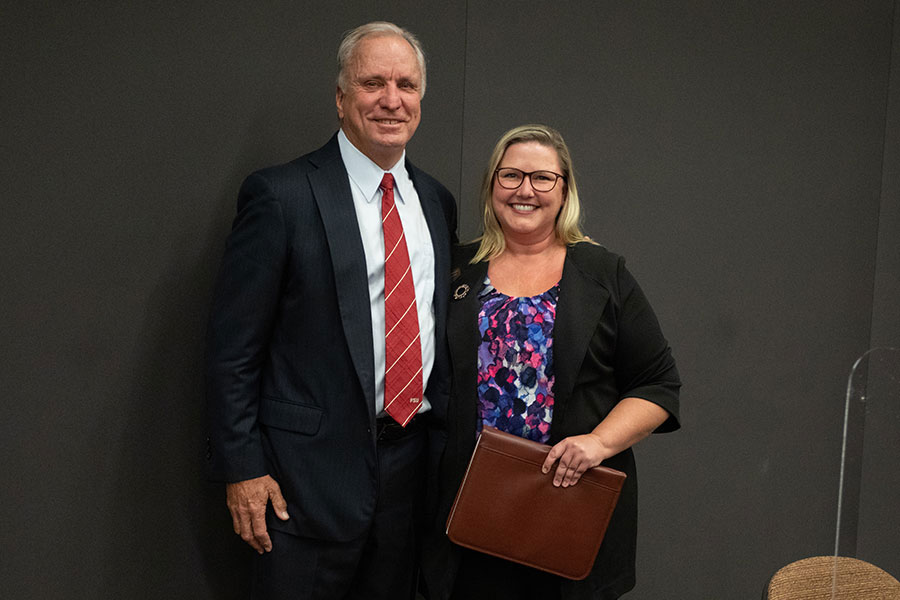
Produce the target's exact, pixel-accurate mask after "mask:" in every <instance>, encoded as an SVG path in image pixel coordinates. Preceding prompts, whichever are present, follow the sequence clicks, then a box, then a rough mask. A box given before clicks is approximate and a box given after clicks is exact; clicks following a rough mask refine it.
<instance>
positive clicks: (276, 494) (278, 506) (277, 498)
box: [269, 480, 291, 521]
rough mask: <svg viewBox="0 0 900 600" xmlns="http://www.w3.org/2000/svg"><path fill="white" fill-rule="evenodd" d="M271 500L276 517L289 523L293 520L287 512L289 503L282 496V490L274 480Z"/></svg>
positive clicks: (270, 490)
mask: <svg viewBox="0 0 900 600" xmlns="http://www.w3.org/2000/svg"><path fill="white" fill-rule="evenodd" d="M269 499H271V500H272V508H273V509H274V510H275V516H277V517H278V518H279V519H281V520H282V521H287V520H288V519H290V518H291V517H290V515H289V514H288V511H287V502H285V500H284V496H282V495H281V488H280V487H279V486H278V484H277V483H275V481H274V480H272V487H271V489H269Z"/></svg>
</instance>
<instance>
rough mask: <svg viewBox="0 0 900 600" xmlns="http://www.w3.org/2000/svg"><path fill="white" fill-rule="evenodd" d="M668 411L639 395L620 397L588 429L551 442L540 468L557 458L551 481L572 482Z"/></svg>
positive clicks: (658, 422)
mask: <svg viewBox="0 0 900 600" xmlns="http://www.w3.org/2000/svg"><path fill="white" fill-rule="evenodd" d="M668 415H669V413H668V412H667V411H666V409H664V408H662V407H660V406H658V405H656V404H653V403H652V402H650V401H648V400H644V399H643V398H635V397H629V398H623V399H622V400H621V401H620V402H619V403H618V404H616V406H615V407H613V409H612V410H611V411H610V413H609V414H608V415H606V418H605V419H603V420H602V421H601V422H600V424H599V425H597V426H596V427H595V428H594V430H593V431H592V432H590V433H587V434H584V435H573V436H572V437H567V438H566V439H564V440H563V441H561V442H560V443H558V444H556V445H555V446H553V448H551V449H550V454H548V455H547V459H546V460H545V461H544V465H543V467H541V470H542V471H543V472H544V473H549V472H550V469H552V468H553V463H555V462H556V461H557V460H559V465H558V466H557V467H556V474H555V475H554V476H553V485H555V486H556V487H559V486H560V485H561V486H562V487H569V486H570V485H575V484H576V483H578V480H579V479H581V475H582V474H583V473H584V472H585V471H587V470H588V469H590V468H591V467H596V466H597V465H599V464H600V463H601V462H603V461H604V460H606V459H607V458H609V457H610V456H615V455H616V454H618V453H619V452H622V451H623V450H625V449H626V448H630V447H632V446H633V445H634V444H636V443H638V442H639V441H641V440H642V439H644V438H645V437H647V436H648V435H650V433H651V432H652V431H653V430H654V429H656V428H657V427H659V426H660V425H662V424H663V423H664V422H665V420H666V419H667V418H668Z"/></svg>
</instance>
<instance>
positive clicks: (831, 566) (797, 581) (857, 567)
mask: <svg viewBox="0 0 900 600" xmlns="http://www.w3.org/2000/svg"><path fill="white" fill-rule="evenodd" d="M835 573H836V574H837V585H836V586H833V585H832V577H833V575H834V574H835ZM832 589H834V590H835V594H834V600H900V582H898V581H897V580H896V579H894V578H893V577H891V576H890V575H888V574H887V573H885V572H884V571H882V570H881V569H879V568H878V567H876V566H875V565H872V564H870V563H867V562H865V561H862V560H857V559H855V558H848V557H844V556H839V557H838V558H837V566H835V558H834V557H833V556H815V557H813V558H804V559H803V560H798V561H796V562H792V563H791V564H789V565H787V566H785V567H782V568H781V569H779V570H778V572H776V573H775V575H773V576H772V579H770V580H769V584H768V585H767V586H766V589H765V591H764V593H763V600H831V599H832V595H831V594H832Z"/></svg>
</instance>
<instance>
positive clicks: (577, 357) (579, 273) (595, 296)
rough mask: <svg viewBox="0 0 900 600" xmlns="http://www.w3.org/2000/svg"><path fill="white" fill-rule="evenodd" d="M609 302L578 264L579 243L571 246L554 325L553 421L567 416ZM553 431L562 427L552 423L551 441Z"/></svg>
mask: <svg viewBox="0 0 900 600" xmlns="http://www.w3.org/2000/svg"><path fill="white" fill-rule="evenodd" d="M608 302H609V292H608V291H607V290H606V288H604V287H603V286H602V285H600V283H599V282H598V281H597V280H596V279H594V278H593V277H591V276H590V275H589V274H588V273H586V272H585V271H584V270H583V269H582V267H581V265H580V264H579V261H578V251H577V247H573V248H569V250H568V251H567V252H566V262H565V265H564V266H563V276H562V280H561V281H560V284H559V302H558V304H557V307H556V322H555V323H554V326H553V362H554V367H553V368H554V372H555V377H556V379H555V382H554V386H553V391H554V401H553V422H554V423H562V422H563V419H564V418H565V413H566V408H567V406H568V402H569V399H570V398H571V397H572V391H573V390H574V388H575V381H576V378H577V376H578V371H579V369H580V368H581V365H582V363H584V358H585V355H586V354H587V350H588V344H589V343H590V340H591V337H592V336H593V335H594V331H595V330H596V329H597V325H598V323H599V322H600V318H601V316H602V315H603V311H604V309H605V308H606V305H607V303H608ZM554 431H559V428H553V427H552V426H551V432H550V434H551V438H550V443H551V444H555V443H556V442H558V441H559V438H558V436H557V434H555V433H554Z"/></svg>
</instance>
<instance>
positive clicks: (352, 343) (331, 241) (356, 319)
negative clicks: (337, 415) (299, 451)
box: [308, 136, 375, 423]
mask: <svg viewBox="0 0 900 600" xmlns="http://www.w3.org/2000/svg"><path fill="white" fill-rule="evenodd" d="M310 162H311V163H312V164H313V165H315V166H317V167H319V168H318V169H316V170H315V171H311V172H310V173H309V175H308V178H309V184H310V187H311V188H312V191H313V196H314V197H315V200H316V205H317V206H318V208H319V214H321V215H322V223H323V224H324V227H325V235H326V237H327V238H328V247H329V250H330V253H331V263H332V268H333V269H334V277H335V285H336V287H337V298H338V307H339V310H340V313H341V321H342V322H343V325H344V335H345V336H346V338H347V345H348V346H349V348H350V355H351V358H352V359H353V366H354V367H355V369H356V373H357V375H358V376H359V381H360V384H361V385H362V389H363V393H364V395H365V399H366V405H367V406H368V409H369V416H370V418H371V421H372V422H373V423H374V421H375V359H374V357H373V356H372V347H373V342H372V315H371V309H370V306H369V285H368V275H367V272H366V260H365V250H364V249H363V245H362V239H361V238H360V234H359V226H358V224H357V221H356V210H355V209H354V208H353V196H352V193H351V191H350V180H349V179H348V176H347V170H346V169H345V168H344V163H343V162H342V161H341V158H340V149H339V147H338V143H337V137H336V136H335V137H333V138H332V139H331V141H330V142H328V144H326V145H325V146H324V147H323V148H322V149H321V150H320V151H319V152H317V153H316V154H314V155H313V156H311V157H310Z"/></svg>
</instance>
